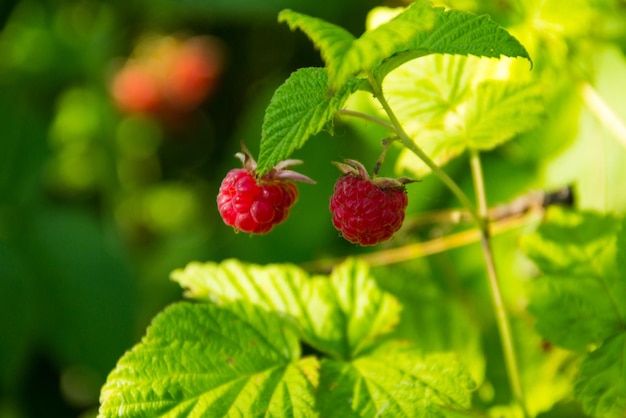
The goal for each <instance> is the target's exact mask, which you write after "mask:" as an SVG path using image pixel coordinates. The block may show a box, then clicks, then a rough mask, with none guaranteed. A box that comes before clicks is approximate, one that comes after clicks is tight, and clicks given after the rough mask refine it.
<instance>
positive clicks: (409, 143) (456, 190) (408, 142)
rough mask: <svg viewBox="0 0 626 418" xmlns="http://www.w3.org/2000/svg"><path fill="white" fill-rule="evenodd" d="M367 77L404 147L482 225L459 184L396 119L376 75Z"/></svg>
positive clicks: (370, 74) (369, 74)
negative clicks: (422, 163) (419, 160)
mask: <svg viewBox="0 0 626 418" xmlns="http://www.w3.org/2000/svg"><path fill="white" fill-rule="evenodd" d="M367 77H368V80H369V82H370V86H371V87H372V91H373V92H374V96H375V97H376V99H377V100H378V102H379V103H380V104H381V105H382V107H383V109H384V110H385V113H386V114H387V116H388V117H389V120H390V121H391V124H392V125H393V129H394V132H395V133H396V134H397V135H398V137H399V138H400V141H402V145H404V146H405V147H406V148H407V149H409V150H411V152H413V153H414V154H415V155H417V156H418V157H419V158H420V159H421V160H422V161H423V162H424V163H425V164H426V165H427V166H428V167H429V168H430V170H431V171H432V172H433V174H434V175H436V176H437V177H439V179H440V180H441V181H442V182H443V183H444V184H445V185H446V187H448V189H450V191H451V192H452V193H453V194H454V195H455V196H456V197H457V199H459V201H460V202H461V204H462V205H463V206H465V208H466V209H467V210H468V211H469V212H470V215H471V216H472V218H474V220H475V221H476V222H477V223H479V224H480V223H481V222H482V220H481V217H480V216H479V215H478V212H477V211H476V208H475V207H474V204H473V203H472V202H471V201H470V200H469V198H468V197H467V195H466V194H465V193H464V192H463V190H461V188H460V187H459V186H458V184H456V182H455V181H454V180H452V178H451V177H450V176H448V174H447V173H446V172H445V171H443V170H442V169H441V168H440V167H439V166H438V165H437V164H435V162H434V161H433V160H431V159H430V157H429V156H428V154H426V153H425V152H424V151H423V150H422V149H421V148H420V147H419V146H417V144H416V143H415V142H414V141H413V139H411V137H410V136H409V135H408V134H407V133H406V131H405V130H404V129H403V128H402V124H401V123H400V121H399V120H398V118H397V117H396V114H395V113H394V111H393V109H391V106H390V105H389V103H388V102H387V99H386V98H385V95H384V94H383V91H382V89H381V87H380V85H379V84H378V82H377V81H376V78H375V77H374V75H373V74H372V73H371V72H369V73H368V74H367Z"/></svg>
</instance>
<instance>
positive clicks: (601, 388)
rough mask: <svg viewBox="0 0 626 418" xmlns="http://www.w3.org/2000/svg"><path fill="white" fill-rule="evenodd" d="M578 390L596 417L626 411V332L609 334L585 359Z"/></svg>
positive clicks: (585, 406)
mask: <svg viewBox="0 0 626 418" xmlns="http://www.w3.org/2000/svg"><path fill="white" fill-rule="evenodd" d="M574 394H575V396H576V399H578V400H579V401H580V402H581V404H582V406H583V410H584V411H585V412H586V413H587V414H589V415H590V416H592V417H596V418H622V417H624V416H625V415H626V332H622V333H620V334H618V335H616V336H614V337H612V338H609V339H608V340H607V341H606V342H605V343H604V344H603V345H602V347H600V348H598V349H597V350H595V351H594V352H593V353H591V354H589V356H588V357H587V358H586V359H585V360H584V361H583V362H582V363H581V365H580V373H579V376H578V378H577V379H576V381H575V382H574Z"/></svg>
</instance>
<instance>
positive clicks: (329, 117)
mask: <svg viewBox="0 0 626 418" xmlns="http://www.w3.org/2000/svg"><path fill="white" fill-rule="evenodd" d="M357 87H358V81H357V80H356V79H350V80H348V82H347V83H345V85H344V86H343V87H342V88H341V89H339V91H337V92H335V93H334V94H332V93H330V92H329V91H328V76H327V74H326V70H325V69H323V68H301V69H299V70H297V71H296V72H294V73H293V74H291V76H290V77H289V78H288V79H287V80H286V81H285V82H284V83H283V84H282V85H281V86H280V87H279V88H278V89H276V91H275V92H274V96H273V97H272V99H271V101H270V104H269V105H268V107H267V109H266V110H265V118H264V119H263V126H262V134H261V136H262V137H261V149H260V153H259V159H258V169H257V171H258V172H259V173H264V172H267V171H269V170H270V169H271V168H272V167H273V166H274V165H276V164H277V163H279V162H280V161H282V160H285V159H287V158H288V157H289V156H290V155H291V153H292V152H293V151H295V150H296V149H298V148H300V147H302V146H303V145H304V143H305V142H306V141H307V140H308V139H309V138H310V137H311V136H312V135H315V134H317V133H318V132H320V131H321V130H323V129H325V128H331V127H332V121H333V118H334V116H335V112H336V111H337V110H339V109H341V107H342V106H343V104H344V103H345V101H346V100H347V98H348V97H349V96H350V94H352V93H353V92H354V91H356V89H357Z"/></svg>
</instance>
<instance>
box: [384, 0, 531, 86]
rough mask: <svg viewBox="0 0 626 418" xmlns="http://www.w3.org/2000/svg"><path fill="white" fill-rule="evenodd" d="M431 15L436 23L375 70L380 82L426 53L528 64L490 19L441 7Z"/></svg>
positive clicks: (513, 41) (516, 44) (525, 54)
mask: <svg viewBox="0 0 626 418" xmlns="http://www.w3.org/2000/svg"><path fill="white" fill-rule="evenodd" d="M434 12H435V23H434V25H433V27H432V28H431V29H430V30H428V31H423V32H419V33H417V36H416V37H415V38H414V39H413V41H412V42H411V43H410V44H409V45H408V48H406V52H404V53H401V54H397V55H396V56H393V57H391V58H390V59H389V60H387V61H386V62H384V63H383V64H382V65H381V66H380V67H379V68H377V69H376V75H377V77H378V79H379V80H382V79H383V78H384V77H385V75H387V74H388V73H389V72H390V71H392V70H393V69H395V68H397V67H398V66H400V65H402V64H404V63H406V62H408V61H411V60H413V59H415V58H417V57H420V56H423V55H426V54H455V55H475V56H478V57H491V58H500V57H501V56H505V57H520V58H525V59H527V60H529V61H531V59H530V56H529V55H528V51H526V49H525V48H524V47H523V46H522V44H520V42H519V41H518V40H517V39H516V38H515V37H513V36H512V35H511V34H510V33H508V32H507V31H506V30H505V29H504V28H502V27H501V26H500V25H498V24H497V23H496V22H494V21H493V20H492V19H491V18H490V17H489V16H486V15H483V16H477V15H475V14H473V13H470V12H466V11H460V10H444V9H443V8H435V9H434ZM531 63H532V61H531Z"/></svg>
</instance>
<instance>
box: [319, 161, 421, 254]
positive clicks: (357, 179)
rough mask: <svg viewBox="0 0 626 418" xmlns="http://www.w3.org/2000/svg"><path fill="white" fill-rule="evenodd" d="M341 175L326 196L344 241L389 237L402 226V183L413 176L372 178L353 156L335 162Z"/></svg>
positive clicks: (374, 241) (404, 200) (362, 242)
mask: <svg viewBox="0 0 626 418" xmlns="http://www.w3.org/2000/svg"><path fill="white" fill-rule="evenodd" d="M335 165H336V166H337V167H338V168H339V170H341V172H342V173H343V175H342V176H341V177H340V178H339V179H338V180H337V182H336V183H335V188H334V193H333V195H332V196H331V198H330V205H329V207H330V212H331V213H332V215H333V225H334V226H335V228H336V229H337V230H338V231H340V232H341V235H342V236H343V237H344V238H345V239H346V240H348V241H350V242H352V243H354V244H359V245H362V246H367V245H376V244H378V243H380V242H383V241H386V240H388V239H390V238H391V237H392V236H393V234H394V233H395V232H397V231H398V230H399V229H400V227H401V226H402V222H403V221H404V215H405V209H406V207H407V205H408V202H409V201H408V197H407V194H406V190H405V184H407V183H411V182H413V181H415V180H411V179H408V178H406V177H401V178H398V179H392V178H387V177H377V178H374V179H372V178H371V177H370V176H369V174H368V173H367V170H366V169H365V167H363V165H362V164H361V163H360V162H358V161H355V160H345V163H335Z"/></svg>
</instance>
